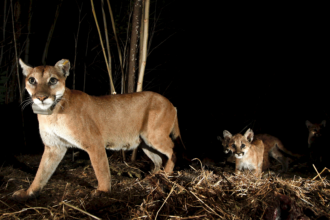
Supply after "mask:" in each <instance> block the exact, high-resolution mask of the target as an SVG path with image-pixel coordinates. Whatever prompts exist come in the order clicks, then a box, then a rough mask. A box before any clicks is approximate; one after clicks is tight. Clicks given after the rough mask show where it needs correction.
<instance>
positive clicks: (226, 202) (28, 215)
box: [0, 154, 330, 219]
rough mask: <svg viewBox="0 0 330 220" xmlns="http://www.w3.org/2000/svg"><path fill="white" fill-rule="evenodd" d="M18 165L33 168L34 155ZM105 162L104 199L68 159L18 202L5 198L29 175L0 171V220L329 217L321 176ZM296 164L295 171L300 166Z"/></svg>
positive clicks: (328, 192)
mask: <svg viewBox="0 0 330 220" xmlns="http://www.w3.org/2000/svg"><path fill="white" fill-rule="evenodd" d="M20 159H21V160H23V161H25V162H27V163H29V165H30V166H32V167H36V168H37V167H38V163H39V161H40V156H30V155H26V156H21V157H20ZM109 161H110V166H111V170H112V193H111V195H110V196H106V195H103V196H102V197H99V198H92V197H91V196H90V192H91V191H92V190H93V189H94V187H95V186H96V185H97V181H96V178H95V175H94V171H93V169H92V167H91V164H90V162H89V160H88V159H80V160H76V161H75V162H72V161H71V156H70V154H68V155H67V156H66V157H65V158H64V160H63V161H62V163H61V164H60V166H59V167H58V169H57V171H56V172H55V173H54V175H53V176H52V178H51V179H50V181H49V182H48V184H47V185H46V187H45V188H44V190H43V191H42V193H41V194H40V196H39V197H38V198H37V199H34V200H31V201H28V202H26V203H17V202H15V201H13V200H12V199H11V194H12V193H13V192H14V191H16V190H18V189H20V188H27V187H28V186H29V184H30V183H31V181H32V180H33V178H34V176H33V175H31V174H27V173H24V172H22V171H20V170H18V169H13V168H12V167H4V168H1V170H0V175H1V176H0V180H1V188H0V219H276V217H278V216H281V217H282V219H309V218H310V219H319V218H321V219H328V218H330V214H329V213H330V183H329V180H328V179H329V172H328V171H329V170H325V171H324V172H323V173H321V175H320V176H317V175H316V178H314V177H315V175H314V174H313V175H312V173H310V174H308V173H306V172H304V174H305V178H302V177H299V175H293V173H292V172H291V173H290V174H287V175H285V176H283V177H279V176H276V175H271V174H269V175H265V176H264V177H263V178H256V177H254V176H253V175H251V174H249V173H245V174H242V175H240V176H235V175H234V174H233V171H234V170H233V168H232V167H228V166H226V167H214V166H211V167H209V168H208V169H204V168H197V167H201V166H200V165H199V166H195V169H193V168H192V169H190V170H184V171H177V172H175V173H174V174H173V175H172V176H166V175H165V174H164V173H160V174H157V175H147V174H145V172H147V171H148V170H150V162H149V160H147V159H146V158H144V159H142V160H140V161H139V162H138V163H135V164H134V165H133V164H125V163H123V162H121V161H120V159H119V157H116V156H111V157H110V158H109ZM133 166H134V167H133ZM299 166H300V168H301V170H302V171H303V170H305V168H306V167H303V166H302V165H299ZM137 168H138V169H137ZM142 170H144V172H143V171H142ZM296 174H297V173H296ZM301 174H302V175H303V173H301ZM302 175H300V176H302ZM308 175H310V177H308ZM141 176H142V177H144V178H141ZM306 176H307V177H306ZM320 178H322V180H321V179H320Z"/></svg>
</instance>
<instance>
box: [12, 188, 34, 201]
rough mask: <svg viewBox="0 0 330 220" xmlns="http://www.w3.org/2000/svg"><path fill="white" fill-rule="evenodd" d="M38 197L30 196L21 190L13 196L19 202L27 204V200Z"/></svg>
mask: <svg viewBox="0 0 330 220" xmlns="http://www.w3.org/2000/svg"><path fill="white" fill-rule="evenodd" d="M36 196H37V195H36V193H33V194H30V195H29V194H28V193H27V191H26V190H24V189H21V190H18V191H16V192H14V194H13V195H12V198H13V199H14V200H15V201H18V202H25V201H26V200H28V199H32V198H35V197H36Z"/></svg>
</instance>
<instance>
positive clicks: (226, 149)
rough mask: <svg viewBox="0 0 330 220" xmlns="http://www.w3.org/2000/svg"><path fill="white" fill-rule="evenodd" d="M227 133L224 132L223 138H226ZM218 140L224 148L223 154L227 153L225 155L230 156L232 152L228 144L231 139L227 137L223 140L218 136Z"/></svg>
mask: <svg viewBox="0 0 330 220" xmlns="http://www.w3.org/2000/svg"><path fill="white" fill-rule="evenodd" d="M225 132H229V131H226V130H224V131H223V136H224V137H225ZM217 139H218V140H219V141H221V144H222V147H223V152H225V154H228V153H229V152H230V150H229V149H228V143H229V141H230V138H228V137H226V138H222V137H221V136H218V137H217Z"/></svg>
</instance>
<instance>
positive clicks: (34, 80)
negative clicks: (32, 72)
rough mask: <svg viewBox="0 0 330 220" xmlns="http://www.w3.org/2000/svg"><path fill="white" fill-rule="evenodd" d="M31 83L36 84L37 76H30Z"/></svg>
mask: <svg viewBox="0 0 330 220" xmlns="http://www.w3.org/2000/svg"><path fill="white" fill-rule="evenodd" d="M29 83H30V84H31V85H35V84H36V83H37V82H36V79H35V78H33V77H30V78H29Z"/></svg>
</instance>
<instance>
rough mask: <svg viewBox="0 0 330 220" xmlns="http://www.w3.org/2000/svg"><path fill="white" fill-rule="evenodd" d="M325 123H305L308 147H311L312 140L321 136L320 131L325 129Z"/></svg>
mask: <svg viewBox="0 0 330 220" xmlns="http://www.w3.org/2000/svg"><path fill="white" fill-rule="evenodd" d="M325 125H326V121H325V120H323V121H322V122H321V123H320V124H318V123H315V124H313V123H311V122H310V121H308V120H307V121H306V127H307V129H308V147H311V145H312V144H313V142H314V140H315V139H316V138H318V137H320V136H321V133H322V132H321V130H322V129H323V128H324V127H325Z"/></svg>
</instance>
